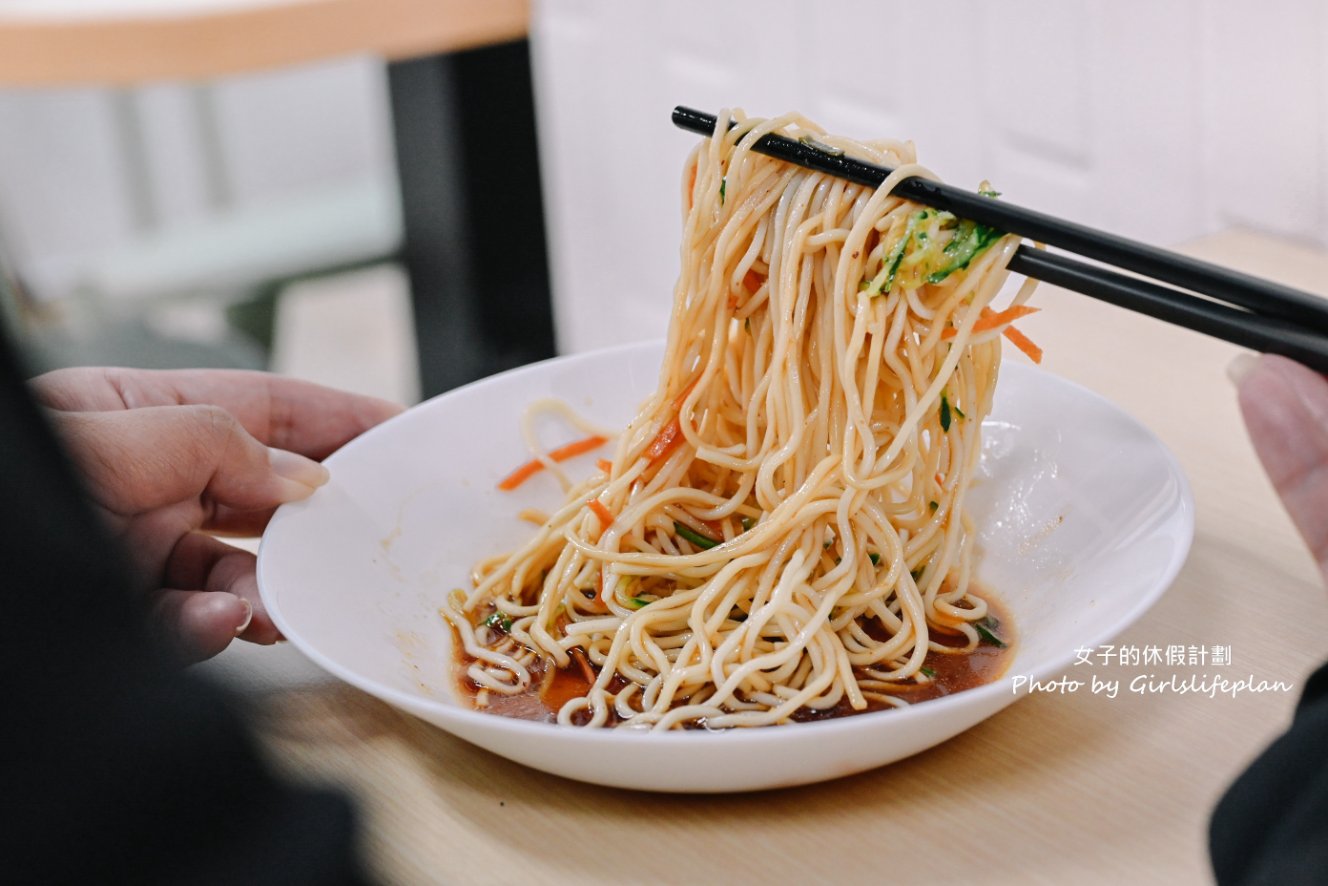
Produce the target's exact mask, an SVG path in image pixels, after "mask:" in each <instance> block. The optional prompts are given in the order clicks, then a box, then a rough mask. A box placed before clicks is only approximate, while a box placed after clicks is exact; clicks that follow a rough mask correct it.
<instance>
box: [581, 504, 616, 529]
mask: <svg viewBox="0 0 1328 886" xmlns="http://www.w3.org/2000/svg"><path fill="white" fill-rule="evenodd" d="M587 504H589V505H590V509H591V510H592V511H594V512H595V516H596V517H598V518H599V525H600V528H601V529H602V530H603V529H608V528H609V525H610V524H611V523H613V511H610V510H609V509H608V508H606V507H605V506H604V502H602V501H600V500H599V499H597V498H592V499H591V500H590V501H589V502H587Z"/></svg>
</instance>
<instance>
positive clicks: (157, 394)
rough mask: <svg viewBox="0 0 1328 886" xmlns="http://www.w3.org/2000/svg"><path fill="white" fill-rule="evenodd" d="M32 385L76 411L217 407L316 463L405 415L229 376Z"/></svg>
mask: <svg viewBox="0 0 1328 886" xmlns="http://www.w3.org/2000/svg"><path fill="white" fill-rule="evenodd" d="M31 386H32V389H33V393H34V395H35V396H36V397H37V398H38V400H39V402H41V403H43V404H44V405H46V406H48V407H50V408H52V409H62V410H68V411H74V412H85V411H111V410H118V409H138V408H141V407H146V406H171V405H213V406H220V407H222V408H223V409H225V410H226V411H227V412H229V413H231V414H232V415H234V416H235V417H236V419H237V420H238V421H239V422H240V424H241V425H243V426H244V428H245V429H246V430H247V431H249V433H250V434H252V435H253V436H254V437H255V438H257V439H258V440H260V441H262V442H264V443H266V444H267V445H269V446H275V447H277V448H278V449H288V450H290V451H292V452H298V453H301V454H302V455H307V456H309V457H311V458H317V459H322V458H325V457H327V456H328V455H329V454H331V453H332V452H334V451H335V450H337V449H339V448H340V447H341V446H343V445H344V444H345V443H347V442H348V441H350V440H352V439H354V438H355V437H357V436H359V435H360V434H362V433H363V432H364V431H367V430H368V429H369V428H371V427H373V426H375V425H377V424H379V423H381V422H383V421H385V420H387V419H389V418H391V417H392V416H394V415H396V414H397V413H399V412H400V411H401V407H400V406H398V405H396V404H394V403H389V402H388V401H386V400H380V399H378V398H377V397H366V396H363V395H360V394H351V393H348V392H346V391H338V390H336V389H334V388H328V387H324V386H322V385H317V384H314V383H312V382H307V381H300V380H298V379H293V378H285V377H283V376H279V375H272V374H270V373H265V372H249V371H244V370H232V369H185V370H146V369H101V368H98V369H64V370H57V371H55V372H50V373H47V374H46V375H43V376H39V377H38V378H36V379H34V380H33V381H32V383H31Z"/></svg>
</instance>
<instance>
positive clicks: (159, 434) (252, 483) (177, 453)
mask: <svg viewBox="0 0 1328 886" xmlns="http://www.w3.org/2000/svg"><path fill="white" fill-rule="evenodd" d="M52 415H53V420H54V423H55V425H56V427H57V430H59V431H60V433H61V434H62V435H63V436H64V439H65V441H66V445H67V446H68V448H69V450H70V453H71V454H72V455H73V456H74V458H75V459H76V460H77V461H78V462H79V463H80V467H81V468H82V469H83V474H84V478H85V480H86V481H87V484H88V488H89V490H90V491H91V493H92V495H93V497H94V498H95V499H96V500H97V501H98V503H100V504H101V505H102V506H103V507H105V508H107V509H108V510H110V511H112V512H114V513H116V514H120V515H122V516H132V515H135V514H140V513H143V512H146V511H150V510H153V509H155V508H160V507H164V506H166V505H170V504H175V503H178V502H182V501H187V500H191V499H198V500H200V501H202V502H203V504H204V505H205V506H206V507H207V508H208V509H215V508H216V507H217V506H225V507H228V508H234V509H238V510H249V511H256V510H262V509H265V508H271V507H275V506H276V505H279V504H282V503H284V502H289V501H298V500H300V499H303V498H307V497H308V496H309V495H311V494H312V493H313V491H314V489H315V488H317V487H318V486H321V485H322V484H323V483H325V482H326V481H327V476H328V474H327V469H326V468H324V467H323V466H322V465H320V464H318V463H317V462H314V461H311V460H309V459H307V458H305V457H304V456H302V455H297V454H295V453H293V452H286V451H284V450H280V449H269V448H268V447H266V446H264V445H263V444H262V443H260V442H258V441H257V440H256V439H254V438H253V437H252V436H250V434H249V433H248V432H247V431H245V429H244V428H243V427H241V426H240V424H239V422H237V421H236V420H235V418H234V417H233V416H231V415H230V414H229V413H228V412H226V411H225V410H224V409H221V408H220V407H217V406H163V407H148V408H144V409H135V410H131V411H127V412H87V413H70V412H57V413H53V414H52Z"/></svg>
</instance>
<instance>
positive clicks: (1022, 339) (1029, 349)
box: [1004, 326, 1042, 363]
mask: <svg viewBox="0 0 1328 886" xmlns="http://www.w3.org/2000/svg"><path fill="white" fill-rule="evenodd" d="M1004 335H1005V337H1006V338H1008V339H1009V340H1010V343H1011V344H1012V345H1014V346H1015V347H1016V348H1018V349H1019V350H1021V351H1023V352H1024V353H1025V354H1027V355H1028V359H1030V360H1032V361H1033V362H1034V363H1041V362H1042V349H1041V348H1039V347H1038V346H1037V345H1035V344H1033V340H1032V339H1031V338H1029V337H1028V336H1026V335H1024V334H1023V333H1022V332H1020V331H1019V330H1018V329H1015V328H1014V327H1013V326H1007V327H1005V333H1004Z"/></svg>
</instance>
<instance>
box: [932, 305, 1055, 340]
mask: <svg viewBox="0 0 1328 886" xmlns="http://www.w3.org/2000/svg"><path fill="white" fill-rule="evenodd" d="M1037 312H1038V309H1037V308H1031V307H1029V306H1028V305H1015V306H1014V307H1012V308H1006V309H1005V310H1003V311H1000V312H997V311H993V310H991V309H990V308H983V309H982V317H981V318H980V319H979V320H978V322H976V323H974V324H973V333H974V334H975V335H976V334H977V333H979V332H988V331H990V330H992V329H995V328H996V327H997V326H1002V325H1004V324H1006V323H1013V322H1014V321H1015V320H1018V319H1019V318H1020V317H1027V316H1028V315H1029V314H1036V313H1037ZM958 334H959V330H958V329H956V328H955V327H953V326H951V327H950V328H948V329H946V330H945V331H943V332H942V333H941V341H947V340H949V339H952V338H954V337H955V336H956V335H958Z"/></svg>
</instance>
